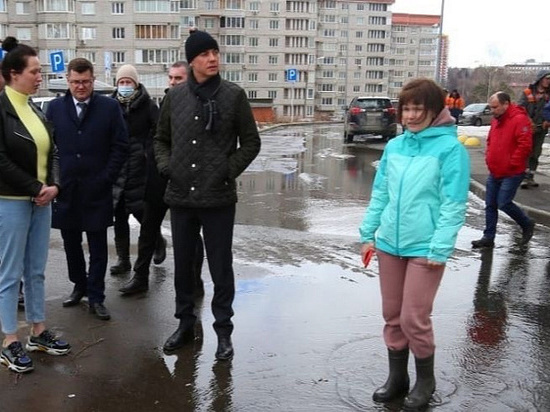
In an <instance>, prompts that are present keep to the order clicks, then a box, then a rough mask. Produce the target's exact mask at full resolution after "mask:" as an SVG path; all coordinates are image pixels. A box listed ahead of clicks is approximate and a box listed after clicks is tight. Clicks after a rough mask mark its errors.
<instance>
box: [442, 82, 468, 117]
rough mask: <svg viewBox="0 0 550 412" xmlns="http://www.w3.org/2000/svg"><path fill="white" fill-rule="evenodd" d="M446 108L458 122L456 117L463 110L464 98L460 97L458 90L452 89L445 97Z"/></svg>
mask: <svg viewBox="0 0 550 412" xmlns="http://www.w3.org/2000/svg"><path fill="white" fill-rule="evenodd" d="M445 103H446V105H447V109H449V111H450V112H451V116H453V117H454V118H455V119H456V123H458V118H459V116H460V115H461V114H462V111H463V110H464V99H463V98H462V97H460V94H459V93H458V90H456V89H454V90H453V91H452V92H451V94H450V95H449V96H447V99H446V102H445Z"/></svg>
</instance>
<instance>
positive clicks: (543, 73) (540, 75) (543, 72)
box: [531, 70, 550, 86]
mask: <svg viewBox="0 0 550 412" xmlns="http://www.w3.org/2000/svg"><path fill="white" fill-rule="evenodd" d="M548 75H550V71H548V70H541V71H539V72H538V73H537V77H536V79H535V81H534V82H533V83H531V86H536V85H537V84H538V82H540V81H541V80H542V79H543V78H544V77H546V76H548Z"/></svg>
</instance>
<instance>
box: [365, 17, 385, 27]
mask: <svg viewBox="0 0 550 412" xmlns="http://www.w3.org/2000/svg"><path fill="white" fill-rule="evenodd" d="M369 24H371V25H385V24H386V18H385V17H381V16H369Z"/></svg>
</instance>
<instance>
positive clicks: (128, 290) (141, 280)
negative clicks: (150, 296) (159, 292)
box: [119, 272, 149, 295]
mask: <svg viewBox="0 0 550 412" xmlns="http://www.w3.org/2000/svg"><path fill="white" fill-rule="evenodd" d="M148 289H149V274H148V273H140V272H134V276H133V277H132V279H130V280H129V281H128V283H126V284H125V285H124V286H122V287H121V288H120V289H119V291H120V292H121V293H122V294H123V295H133V294H135V293H140V292H146V291H147V290H148Z"/></svg>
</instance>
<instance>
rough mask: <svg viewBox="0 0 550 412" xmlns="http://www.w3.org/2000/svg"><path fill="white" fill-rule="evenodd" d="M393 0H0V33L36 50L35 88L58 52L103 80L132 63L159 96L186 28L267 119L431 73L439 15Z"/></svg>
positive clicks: (324, 113) (321, 113) (320, 114)
mask: <svg viewBox="0 0 550 412" xmlns="http://www.w3.org/2000/svg"><path fill="white" fill-rule="evenodd" d="M394 1H395V0H364V1H360V0H356V1H337V0H318V1H317V0H287V1H278V0H263V1H260V0H177V1H175V0H133V1H130V0H119V1H114V0H32V1H30V0H15V1H8V0H0V35H1V37H2V38H4V37H5V36H6V35H13V36H16V37H17V38H18V39H19V40H20V41H22V42H24V43H27V44H29V45H32V46H34V47H36V48H37V49H38V51H39V57H40V60H41V62H42V64H43V73H44V79H45V81H44V82H43V88H44V89H43V90H41V93H40V94H41V95H47V94H48V91H47V89H48V83H49V81H50V80H52V79H55V78H59V77H63V76H64V73H63V72H54V71H53V69H54V66H52V62H51V61H50V58H51V55H52V53H55V52H59V51H61V52H62V54H63V59H64V61H65V64H66V63H68V61H69V60H71V59H72V58H74V57H85V58H87V59H89V60H90V61H91V62H93V63H94V64H95V67H96V77H97V78H98V79H99V80H102V81H104V82H107V83H109V84H113V82H114V77H115V75H116V70H117V68H118V67H119V66H120V65H122V64H127V63H129V64H133V65H135V66H136V68H137V70H138V73H139V74H140V80H141V82H142V83H143V84H144V85H145V86H146V87H147V89H148V91H149V92H150V94H151V95H152V96H153V97H155V98H157V99H160V98H161V97H162V95H163V94H164V89H165V88H166V86H167V70H168V68H169V67H170V65H171V64H172V63H173V62H175V61H177V60H181V59H184V56H185V53H184V43H185V40H186V39H187V37H188V35H189V33H188V30H189V28H191V27H197V28H198V29H200V30H205V31H208V32H209V33H211V34H212V35H213V36H214V37H215V38H216V39H217V40H218V43H219V45H220V52H221V63H222V66H221V70H222V72H221V74H222V77H224V78H225V79H227V80H230V81H233V82H235V83H237V84H239V85H241V86H242V87H243V88H244V89H245V90H246V91H247V93H248V97H249V99H251V101H254V100H256V99H257V100H258V101H265V99H271V100H272V101H273V110H274V115H275V118H276V119H278V120H285V119H287V120H294V119H298V118H330V117H332V116H334V115H339V114H341V113H342V112H343V108H344V106H345V105H346V104H347V103H349V101H350V100H351V99H352V98H353V97H354V96H358V95H380V96H386V95H388V96H391V97H394V96H396V95H397V93H398V91H399V89H400V87H401V86H402V84H403V82H405V81H406V80H407V79H408V78H410V77H415V76H420V75H422V76H428V77H435V64H436V63H435V61H436V56H437V52H436V50H437V30H438V26H437V25H438V24H439V22H440V19H439V16H418V17H416V18H415V17H414V15H399V14H394V15H392V13H391V6H392V4H393V3H394ZM445 62H446V59H445Z"/></svg>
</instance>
